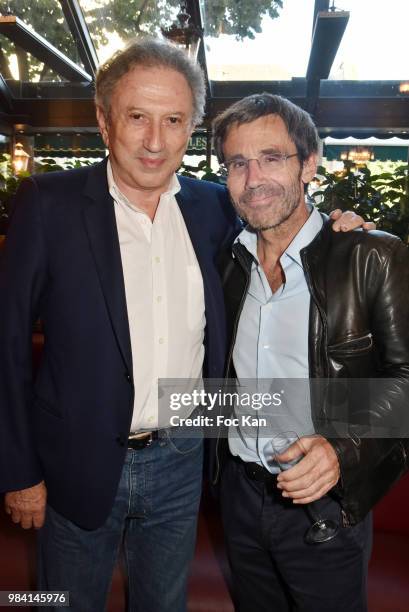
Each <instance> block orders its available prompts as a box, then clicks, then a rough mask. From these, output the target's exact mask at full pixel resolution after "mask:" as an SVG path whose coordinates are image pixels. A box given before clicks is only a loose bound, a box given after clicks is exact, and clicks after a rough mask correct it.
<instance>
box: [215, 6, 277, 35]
mask: <svg viewBox="0 0 409 612" xmlns="http://www.w3.org/2000/svg"><path fill="white" fill-rule="evenodd" d="M282 6H283V1H282V0H275V1H272V0H258V1H257V2H254V1H252V0H240V1H238V0H207V1H206V4H205V12H206V26H207V27H206V33H207V34H208V35H209V36H219V35H220V34H234V35H235V36H236V38H237V39H238V40H242V39H243V38H254V37H255V36H254V35H255V34H257V33H259V32H261V21H262V19H263V17H264V16H266V15H268V16H269V17H271V18H272V19H275V18H276V17H278V14H279V9H280V8H282Z"/></svg>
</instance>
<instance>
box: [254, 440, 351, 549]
mask: <svg viewBox="0 0 409 612" xmlns="http://www.w3.org/2000/svg"><path fill="white" fill-rule="evenodd" d="M292 445H297V447H298V449H299V451H300V454H299V456H298V457H296V458H295V459H293V460H291V461H282V460H280V455H282V454H283V453H284V452H285V451H286V450H287V449H288V448H289V447H290V446H292ZM263 454H264V458H265V460H266V462H267V465H270V466H272V467H274V464H275V465H276V467H278V468H279V469H280V470H281V471H284V470H288V469H290V468H291V467H293V466H294V465H296V464H297V463H298V462H299V461H301V459H302V458H303V457H304V455H305V451H304V449H303V447H302V444H301V440H300V438H299V436H298V434H297V433H296V432H295V431H284V432H281V433H278V434H277V435H275V436H273V438H272V439H271V440H270V441H269V442H267V444H265V446H264V447H263ZM303 506H304V508H305V511H306V512H307V514H308V516H309V518H310V520H311V523H312V525H311V526H310V527H309V528H308V530H307V531H306V533H305V536H304V539H305V541H306V542H307V544H319V543H322V542H329V540H332V539H333V538H335V536H336V535H337V533H338V530H339V525H338V523H336V522H335V521H333V520H332V519H325V518H322V517H321V514H320V512H319V510H318V508H317V506H316V504H315V502H310V503H309V504H303Z"/></svg>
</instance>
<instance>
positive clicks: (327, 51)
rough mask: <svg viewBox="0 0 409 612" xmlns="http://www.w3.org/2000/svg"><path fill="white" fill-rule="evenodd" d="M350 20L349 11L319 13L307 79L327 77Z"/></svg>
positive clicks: (313, 36)
mask: <svg viewBox="0 0 409 612" xmlns="http://www.w3.org/2000/svg"><path fill="white" fill-rule="evenodd" d="M348 20H349V12H348V11H320V12H319V13H317V17H316V20H315V25H314V31H313V35H312V43H311V51H310V58H309V61H308V67H307V75H306V76H307V79H327V78H328V77H329V73H330V72H331V67H332V64H333V62H334V59H335V56H336V54H337V51H338V48H339V45H340V43H341V40H342V37H343V35H344V32H345V29H346V27H347V24H348Z"/></svg>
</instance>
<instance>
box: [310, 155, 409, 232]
mask: <svg viewBox="0 0 409 612" xmlns="http://www.w3.org/2000/svg"><path fill="white" fill-rule="evenodd" d="M317 178H318V180H319V182H320V188H319V189H318V190H317V191H315V192H314V193H313V194H311V196H312V198H313V200H314V201H315V204H316V206H317V207H318V208H319V209H320V210H322V211H323V212H327V213H328V212H330V211H331V210H334V208H340V209H341V210H353V211H355V212H356V213H358V214H359V215H361V216H362V217H364V218H365V219H368V220H370V221H375V223H376V224H377V228H378V229H381V230H384V231H387V232H390V233H392V234H396V235H397V236H400V238H402V240H404V241H405V242H408V241H409V240H408V239H409V177H408V166H407V165H402V166H398V167H397V168H396V169H395V170H394V171H393V172H383V173H381V174H371V172H370V170H369V169H368V168H367V167H366V166H364V167H362V168H359V169H357V168H356V167H355V166H354V164H353V163H352V162H344V170H343V171H342V172H332V173H331V172H328V171H327V170H326V169H325V168H324V167H322V166H320V167H319V168H318V177H317Z"/></svg>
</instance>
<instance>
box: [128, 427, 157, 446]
mask: <svg viewBox="0 0 409 612" xmlns="http://www.w3.org/2000/svg"><path fill="white" fill-rule="evenodd" d="M158 438H159V430H158V429H155V430H154V431H148V432H147V433H138V434H130V436H129V438H128V448H129V449H132V450H142V449H143V448H147V447H148V446H150V445H151V444H152V442H153V441H154V440H158Z"/></svg>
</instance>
